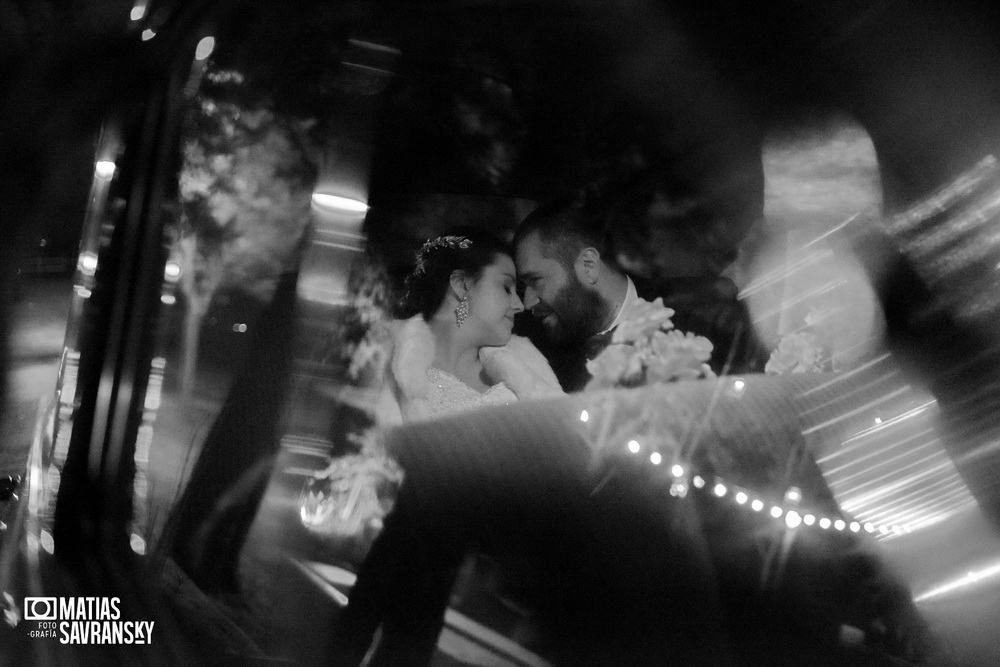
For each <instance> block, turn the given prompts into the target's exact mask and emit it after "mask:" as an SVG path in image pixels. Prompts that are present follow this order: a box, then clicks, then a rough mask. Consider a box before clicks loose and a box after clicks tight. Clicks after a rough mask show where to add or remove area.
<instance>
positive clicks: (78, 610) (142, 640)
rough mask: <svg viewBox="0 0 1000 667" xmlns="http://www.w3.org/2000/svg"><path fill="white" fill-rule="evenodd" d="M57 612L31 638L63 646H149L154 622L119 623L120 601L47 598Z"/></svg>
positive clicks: (40, 622)
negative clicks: (52, 639)
mask: <svg viewBox="0 0 1000 667" xmlns="http://www.w3.org/2000/svg"><path fill="white" fill-rule="evenodd" d="M49 599H50V600H52V601H53V603H54V608H52V611H53V612H55V611H56V610H58V615H56V614H55V613H53V614H52V615H51V616H56V618H51V616H50V617H49V618H48V619H46V620H43V621H39V623H38V630H37V631H33V632H32V633H31V634H32V635H33V636H37V637H58V638H59V642H60V643H62V644H150V643H152V640H153V623H154V621H123V620H121V610H120V608H119V605H120V604H121V599H120V598H106V597H73V598H62V597H61V598H49Z"/></svg>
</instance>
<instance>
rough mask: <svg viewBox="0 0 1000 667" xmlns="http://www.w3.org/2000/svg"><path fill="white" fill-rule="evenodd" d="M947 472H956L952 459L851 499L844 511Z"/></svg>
mask: <svg viewBox="0 0 1000 667" xmlns="http://www.w3.org/2000/svg"><path fill="white" fill-rule="evenodd" d="M941 456H942V457H944V454H942V455H941ZM945 470H947V471H953V470H954V464H953V463H952V462H951V459H949V458H945V459H944V460H943V461H942V462H941V463H939V464H937V465H936V466H933V467H931V468H927V469H925V470H923V471H921V472H919V473H917V474H915V475H910V476H909V477H906V478H905V479H901V480H899V481H897V482H895V483H893V484H891V485H889V486H886V487H883V488H880V489H876V490H875V491H871V492H870V493H867V494H865V495H864V496H861V497H859V498H853V499H851V500H849V501H847V502H845V503H843V507H844V510H845V511H847V512H851V511H853V510H851V509H850V507H857V506H859V505H865V504H868V503H870V502H872V501H873V500H877V499H879V498H884V497H885V496H887V495H889V494H891V493H893V492H895V491H897V490H898V489H901V488H903V487H905V486H908V485H910V484H913V483H914V482H918V481H920V480H922V479H926V478H928V477H932V476H934V475H936V474H938V473H940V472H942V471H945ZM881 479H882V478H880V479H879V480H874V481H872V482H869V483H866V484H863V485H861V486H869V485H871V484H874V483H877V482H879V481H881ZM858 488H861V487H858Z"/></svg>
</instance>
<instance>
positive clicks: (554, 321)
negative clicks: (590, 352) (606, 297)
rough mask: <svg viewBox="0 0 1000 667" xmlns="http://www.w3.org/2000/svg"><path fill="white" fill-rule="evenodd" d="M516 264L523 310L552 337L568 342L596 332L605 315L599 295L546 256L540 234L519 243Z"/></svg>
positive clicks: (553, 259)
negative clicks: (536, 319)
mask: <svg viewBox="0 0 1000 667" xmlns="http://www.w3.org/2000/svg"><path fill="white" fill-rule="evenodd" d="M516 262H517V279H518V281H520V282H521V283H522V284H523V285H524V298H523V301H524V308H525V309H526V310H530V311H531V314H532V315H534V316H535V317H537V318H538V319H539V320H541V323H542V326H544V327H545V331H546V332H547V333H548V335H549V338H551V339H552V340H553V341H554V342H557V343H565V342H571V341H578V340H584V339H586V338H589V337H590V336H592V335H594V334H595V333H597V331H598V328H599V327H600V324H601V321H602V317H601V314H602V313H603V312H604V303H603V300H602V299H601V296H600V294H599V293H598V292H597V291H596V290H594V289H590V288H588V287H587V286H586V285H584V284H583V283H582V282H581V281H580V278H579V277H578V276H577V275H576V272H575V271H574V270H572V269H569V268H567V267H565V266H564V265H563V264H562V262H560V261H559V260H558V259H556V258H555V257H547V256H546V255H545V254H544V248H543V247H542V242H541V238H540V237H539V235H538V234H537V233H533V234H529V235H528V236H527V237H525V238H524V239H523V240H522V241H521V242H520V243H519V244H518V246H517V258H516Z"/></svg>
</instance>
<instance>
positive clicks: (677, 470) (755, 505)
mask: <svg viewBox="0 0 1000 667" xmlns="http://www.w3.org/2000/svg"><path fill="white" fill-rule="evenodd" d="M589 419H590V413H589V412H587V411H586V410H583V411H582V412H581V413H580V421H582V422H587V421H589ZM626 447H627V449H628V450H629V451H630V452H632V453H633V454H638V453H639V452H640V451H641V450H642V445H641V444H640V443H639V441H638V440H629V441H628V443H627V445H626ZM649 461H650V463H652V464H653V465H657V466H658V465H660V464H661V463H662V462H663V455H662V454H661V453H660V452H657V451H654V452H651V453H650V455H649ZM670 474H671V476H672V477H673V478H674V481H673V482H672V484H671V486H670V495H672V496H674V497H678V498H684V497H686V496H687V493H688V485H687V483H686V482H685V481H684V478H685V476H686V475H687V474H688V469H687V468H686V467H685V466H684V465H681V464H680V463H675V464H673V465H672V466H671V467H670ZM690 483H691V486H693V487H694V488H696V489H703V488H705V487H706V486H708V487H709V488H710V489H711V491H712V494H713V495H714V496H716V497H718V498H725V497H727V496H730V497H732V498H733V499H734V500H735V501H736V504H738V505H748V504H749V507H750V509H751V510H753V511H754V512H758V513H759V512H762V511H763V510H764V509H765V507H766V503H765V501H764V500H763V499H762V498H755V497H754V495H753V493H752V492H750V491H748V490H746V489H740V488H739V487H737V486H734V485H732V484H729V483H727V482H726V481H725V480H723V479H722V478H720V477H718V476H715V475H711V476H709V477H708V479H706V478H705V477H703V476H701V475H694V476H692V477H691V478H690ZM802 498H803V494H802V491H801V489H799V488H798V487H795V486H793V487H790V488H789V489H788V490H787V491H786V492H785V494H784V496H783V500H784V503H785V504H788V505H793V506H796V507H797V506H798V504H799V503H800V502H801V501H802ZM768 513H769V514H770V515H771V516H772V517H773V518H775V519H783V523H784V525H785V526H786V527H787V528H788V529H789V530H795V529H797V528H800V527H801V526H807V527H812V526H818V527H819V528H820V529H822V530H829V529H830V528H833V529H835V530H838V531H841V532H842V531H844V530H850V531H851V532H854V533H860V532H861V531H864V532H866V533H869V534H873V533H874V534H876V535H877V536H880V537H889V536H892V535H901V534H903V533H904V532H908V531H907V530H906V529H905V528H904V527H901V526H898V525H893V526H885V525H878V526H877V525H875V524H874V523H872V522H871V521H868V522H865V523H861V522H859V521H851V522H850V523H848V522H847V521H845V520H844V519H842V518H837V517H833V518H830V517H825V516H817V515H816V514H810V513H806V514H800V513H799V512H798V511H796V509H792V508H790V507H783V506H782V505H771V508H770V510H769V511H768Z"/></svg>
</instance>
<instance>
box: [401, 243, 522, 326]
mask: <svg viewBox="0 0 1000 667" xmlns="http://www.w3.org/2000/svg"><path fill="white" fill-rule="evenodd" d="M498 255H507V256H508V257H513V252H512V250H511V248H510V246H509V245H507V244H506V243H504V242H503V241H502V240H501V239H499V238H497V237H496V236H494V235H493V234H491V233H490V232H488V231H486V230H484V229H482V228H480V227H473V226H467V225H465V226H461V227H453V228H451V229H449V230H448V231H446V232H445V233H444V234H442V235H441V236H438V237H436V238H432V239H428V240H427V241H426V242H425V243H424V244H423V246H421V248H420V249H419V250H418V251H417V257H416V264H415V266H414V267H413V271H411V272H410V275H408V276H407V277H406V293H405V295H404V296H403V303H402V306H403V308H402V309H403V312H404V314H405V315H406V316H413V315H416V314H417V313H420V314H421V315H423V316H424V319H425V320H426V319H430V317H431V316H432V315H433V314H434V313H436V312H437V310H438V308H440V307H441V303H442V302H443V301H444V296H445V294H446V293H447V292H448V285H449V284H450V282H451V274H452V272H454V271H463V272H464V273H465V274H466V275H468V276H469V277H471V278H472V279H473V280H478V279H479V277H480V276H481V275H482V273H483V269H484V268H486V267H487V266H489V265H490V264H492V263H493V262H495V261H496V260H497V256H498Z"/></svg>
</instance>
